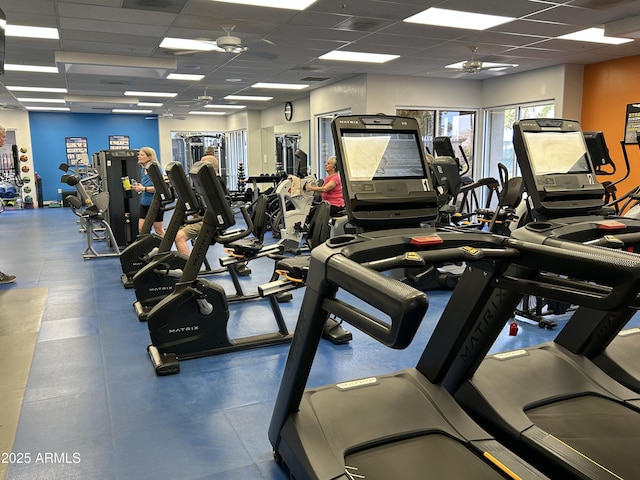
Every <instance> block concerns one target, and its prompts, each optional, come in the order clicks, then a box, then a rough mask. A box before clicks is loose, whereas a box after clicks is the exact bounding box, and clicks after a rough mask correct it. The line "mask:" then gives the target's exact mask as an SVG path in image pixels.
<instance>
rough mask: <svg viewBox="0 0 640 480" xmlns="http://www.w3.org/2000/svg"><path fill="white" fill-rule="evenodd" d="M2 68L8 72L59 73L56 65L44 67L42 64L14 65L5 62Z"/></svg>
mask: <svg viewBox="0 0 640 480" xmlns="http://www.w3.org/2000/svg"><path fill="white" fill-rule="evenodd" d="M4 69H5V70H7V71H10V72H34V73H59V72H58V67H45V66H44V65H15V64H12V63H5V65H4Z"/></svg>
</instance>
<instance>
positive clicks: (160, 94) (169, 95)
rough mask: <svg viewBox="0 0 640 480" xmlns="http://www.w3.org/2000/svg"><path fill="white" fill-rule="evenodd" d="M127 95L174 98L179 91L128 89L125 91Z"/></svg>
mask: <svg viewBox="0 0 640 480" xmlns="http://www.w3.org/2000/svg"><path fill="white" fill-rule="evenodd" d="M124 94H125V96H127V97H162V98H173V97H175V96H177V95H178V94H177V93H170V92H133V91H130V90H127V91H126V92H124Z"/></svg>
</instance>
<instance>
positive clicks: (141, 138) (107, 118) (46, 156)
mask: <svg viewBox="0 0 640 480" xmlns="http://www.w3.org/2000/svg"><path fill="white" fill-rule="evenodd" d="M29 127H30V130H31V144H32V148H33V166H34V169H35V171H36V173H38V175H40V178H42V191H43V199H44V201H50V200H57V201H60V200H62V197H61V196H60V194H59V193H58V189H59V188H61V189H62V190H70V189H71V188H70V187H68V186H67V185H66V184H62V183H60V176H61V175H62V173H63V172H61V171H60V170H59V169H58V166H59V165H60V164H61V163H66V161H67V152H66V146H65V138H66V137H86V139H87V146H88V150H89V158H91V155H92V154H93V153H95V152H99V151H100V150H108V149H109V135H128V136H129V142H130V148H133V149H137V148H141V147H152V148H154V149H155V150H156V152H158V153H159V148H160V141H159V138H158V121H157V120H155V119H153V120H145V119H144V116H142V115H126V114H122V115H118V114H94V113H46V112H29Z"/></svg>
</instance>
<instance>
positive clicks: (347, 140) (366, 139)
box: [341, 131, 427, 181]
mask: <svg viewBox="0 0 640 480" xmlns="http://www.w3.org/2000/svg"><path fill="white" fill-rule="evenodd" d="M341 133H342V146H343V153H344V156H345V166H346V169H347V174H348V177H349V179H350V180H353V181H369V180H384V179H390V178H425V177H426V176H427V175H426V172H425V169H424V162H423V159H422V156H421V154H420V144H419V141H418V138H417V136H416V134H415V132H380V131H369V132H348V131H343V132H341Z"/></svg>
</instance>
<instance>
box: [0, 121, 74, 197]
mask: <svg viewBox="0 0 640 480" xmlns="http://www.w3.org/2000/svg"><path fill="white" fill-rule="evenodd" d="M0 123H1V124H2V125H3V126H4V127H5V128H6V129H7V130H15V132H16V145H17V146H18V148H26V149H27V151H26V153H25V155H26V156H27V157H28V160H27V161H26V162H20V168H22V167H23V166H24V165H26V166H28V167H29V171H28V172H26V173H23V172H18V174H19V175H20V176H21V177H23V176H25V175H27V176H28V177H29V178H31V183H29V184H28V186H29V187H31V192H30V193H29V194H28V195H31V196H32V197H33V203H34V207H35V206H37V203H36V201H37V200H36V187H35V181H34V180H35V174H36V173H37V172H35V171H34V167H33V148H32V145H31V129H30V128H29V113H28V112H25V111H12V110H3V111H2V115H0ZM12 161H13V160H12ZM63 162H66V158H61V159H60V162H58V163H63ZM60 175H62V172H60ZM24 195H27V194H25V193H24V192H23V197H24Z"/></svg>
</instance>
